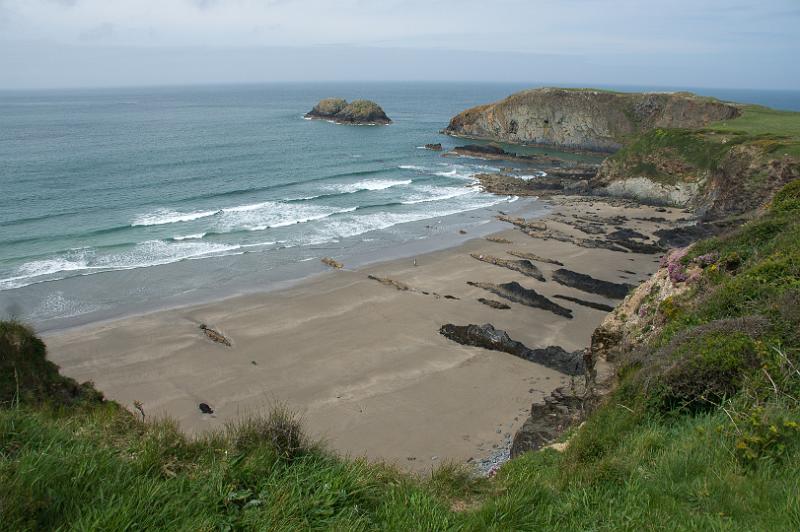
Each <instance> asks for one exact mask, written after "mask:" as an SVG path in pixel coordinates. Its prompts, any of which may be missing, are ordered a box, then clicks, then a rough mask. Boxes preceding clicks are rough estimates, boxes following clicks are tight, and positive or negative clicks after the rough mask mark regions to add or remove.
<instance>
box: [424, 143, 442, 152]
mask: <svg viewBox="0 0 800 532" xmlns="http://www.w3.org/2000/svg"><path fill="white" fill-rule="evenodd" d="M425 149H426V150H431V151H442V149H443V148H442V145H441V143H439V142H437V143H432V144H426V145H425Z"/></svg>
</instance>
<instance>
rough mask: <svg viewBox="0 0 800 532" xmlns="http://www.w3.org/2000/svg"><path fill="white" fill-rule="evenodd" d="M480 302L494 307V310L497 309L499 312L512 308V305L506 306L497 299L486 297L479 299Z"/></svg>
mask: <svg viewBox="0 0 800 532" xmlns="http://www.w3.org/2000/svg"><path fill="white" fill-rule="evenodd" d="M478 301H480V302H481V303H483V304H484V305H486V306H488V307H492V308H494V309H497V310H508V309H510V308H511V306H510V305H506V304H505V303H501V302H500V301H497V300H496V299H486V298H485V297H479V298H478Z"/></svg>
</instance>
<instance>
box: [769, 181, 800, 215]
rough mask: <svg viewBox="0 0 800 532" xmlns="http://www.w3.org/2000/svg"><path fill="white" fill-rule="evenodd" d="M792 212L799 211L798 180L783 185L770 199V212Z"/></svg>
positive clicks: (799, 193)
mask: <svg viewBox="0 0 800 532" xmlns="http://www.w3.org/2000/svg"><path fill="white" fill-rule="evenodd" d="M793 211H800V179H795V180H794V181H792V182H790V183H789V184H787V185H785V186H784V187H783V188H782V189H780V190H779V191H778V192H777V193H776V194H775V197H774V198H772V212H776V213H782V212H793Z"/></svg>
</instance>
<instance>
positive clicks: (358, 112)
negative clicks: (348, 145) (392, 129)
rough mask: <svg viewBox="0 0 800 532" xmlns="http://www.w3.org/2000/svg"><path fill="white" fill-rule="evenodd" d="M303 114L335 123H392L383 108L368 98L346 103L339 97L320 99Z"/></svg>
mask: <svg viewBox="0 0 800 532" xmlns="http://www.w3.org/2000/svg"><path fill="white" fill-rule="evenodd" d="M305 116H306V118H314V119H319V120H331V121H333V122H336V123H337V124H353V125H367V124H369V125H372V124H382V125H386V124H391V123H392V121H391V119H390V118H389V117H388V116H386V113H385V112H384V111H383V109H381V107H380V106H379V105H378V104H376V103H375V102H372V101H369V100H354V101H352V102H350V103H347V101H346V100H343V99H341V98H325V99H324V100H320V102H319V103H317V105H315V106H314V108H313V109H311V111H309V112H308V113H306V115H305Z"/></svg>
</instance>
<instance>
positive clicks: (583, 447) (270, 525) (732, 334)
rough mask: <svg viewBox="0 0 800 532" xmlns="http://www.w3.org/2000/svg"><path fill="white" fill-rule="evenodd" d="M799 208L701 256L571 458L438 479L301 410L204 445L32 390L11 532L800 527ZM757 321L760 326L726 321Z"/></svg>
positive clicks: (93, 403)
mask: <svg viewBox="0 0 800 532" xmlns="http://www.w3.org/2000/svg"><path fill="white" fill-rule="evenodd" d="M799 214H800V181H795V182H793V183H792V184H791V185H789V186H788V187H787V188H785V189H784V191H783V192H782V193H781V194H779V195H778V196H777V197H776V199H775V201H774V204H773V207H772V209H771V211H770V212H768V213H766V214H765V215H764V216H762V217H761V218H759V219H757V220H755V221H753V222H750V223H748V224H746V225H744V226H742V227H741V228H740V229H738V230H737V231H735V232H734V233H732V234H730V235H727V236H724V237H721V238H717V239H713V240H709V241H704V242H701V243H699V244H698V245H697V246H695V248H693V250H692V251H690V252H689V253H688V254H687V255H686V256H685V257H684V258H683V259H682V262H681V267H686V268H694V270H695V271H700V273H698V274H697V275H695V279H694V280H693V281H692V283H693V284H692V287H693V288H691V289H690V290H689V291H688V292H687V293H686V294H684V295H682V296H679V297H676V298H674V299H668V300H665V301H664V302H663V303H662V304H661V305H659V306H658V307H657V308H656V309H653V310H652V311H651V312H652V314H653V315H652V323H654V324H657V328H656V329H655V330H656V331H657V332H655V333H654V332H653V331H652V330H650V329H648V330H649V334H650V338H651V339H650V341H649V343H648V344H647V346H646V347H645V348H644V349H640V350H637V351H635V352H632V353H629V354H628V356H627V357H626V358H625V359H624V360H625V361H626V362H625V363H624V364H623V365H622V366H621V369H620V372H621V380H620V386H619V387H618V388H617V390H616V391H615V392H614V393H613V394H612V396H611V397H610V398H609V399H608V401H607V402H606V403H605V404H604V406H602V407H601V408H600V409H599V410H598V411H596V412H595V413H594V414H593V416H592V417H591V418H590V419H589V420H588V421H587V423H586V424H585V425H584V426H583V427H581V428H580V429H577V430H575V431H574V433H573V435H572V439H571V441H570V444H569V446H568V448H567V450H566V451H565V452H564V453H563V454H559V453H556V452H555V451H549V450H548V451H544V452H539V453H531V454H529V455H526V456H524V457H522V458H520V459H517V460H514V461H512V462H510V463H509V464H507V465H506V466H505V467H504V468H503V469H502V470H501V472H500V474H499V475H498V477H497V478H496V479H494V480H491V481H486V480H474V479H470V478H468V477H467V476H466V475H464V474H463V472H461V471H460V470H459V469H458V468H456V467H449V466H448V467H444V468H442V469H440V470H438V471H437V472H435V473H434V475H433V476H432V478H431V479H430V480H424V481H423V480H417V479H412V478H409V477H407V476H405V475H403V474H401V473H399V472H397V471H394V470H392V469H390V468H387V467H384V466H381V465H377V464H368V463H365V462H363V461H349V460H344V459H340V458H337V457H334V456H331V455H330V454H328V453H327V452H325V451H324V450H322V449H320V448H318V447H316V446H314V445H311V444H309V443H308V442H306V441H304V440H303V439H302V438H301V437H300V436H299V435H298V434H297V433H296V424H295V422H294V420H293V419H292V418H291V416H290V415H288V414H287V413H286V412H281V411H279V412H278V413H277V414H275V415H273V416H272V417H270V418H268V419H265V420H250V421H248V422H245V423H244V424H242V425H240V426H238V427H232V428H230V429H229V430H227V431H225V432H220V433H216V434H210V435H207V436H206V437H204V438H202V439H200V440H196V441H191V440H188V439H187V438H185V437H184V436H183V435H182V434H181V433H180V432H179V431H178V430H177V428H176V427H175V426H174V424H172V423H170V422H168V421H150V420H148V421H147V422H146V423H144V422H142V421H140V420H139V419H138V418H137V417H135V416H134V415H132V414H130V413H128V412H127V411H125V410H123V409H122V408H120V407H119V406H117V405H115V404H114V403H109V402H105V403H100V402H98V401H97V400H96V398H93V397H91V396H89V397H88V398H82V399H81V400H73V399H70V400H66V401H65V400H64V398H63V396H62V395H57V396H56V397H55V399H51V400H44V399H43V398H41V397H37V396H35V395H34V396H31V395H28V396H25V398H24V399H22V400H20V401H15V400H12V401H10V402H6V403H5V404H4V405H3V406H2V407H0V485H2V486H3V489H2V490H0V512H2V519H0V527H2V528H3V529H7V530H25V529H29V530H34V529H49V528H59V527H60V528H75V529H112V530H116V529H125V528H132V529H166V530H216V529H280V530H291V529H297V530H306V529H326V530H327V529H340V530H485V529H494V530H533V529H537V530H539V529H542V530H641V529H669V530H681V529H683V530H698V529H708V530H797V529H800V499H798V497H797V494H798V490H800V470H798V468H797V467H796V464H797V463H800V429H799V428H798V427H800V425H798V423H799V422H800V403H799V402H798V397H800V371H798V369H797V368H800V349H799V347H800V216H798V215H799ZM701 256H702V259H698V257H701ZM696 263H700V264H702V270H699V268H700V267H699V266H696V265H695V266H692V265H693V264H696ZM753 316H759V318H758V319H756V318H752V317H753ZM739 317H749V318H748V319H749V320H751V321H753V320H755V321H754V323H758V324H760V325H758V326H752V327H751V326H739V325H735V326H734V328H733V329H732V330H728V329H726V327H728V328H730V327H731V326H730V321H725V320H730V319H732V318H739ZM736 323H738V322H736ZM748 323H749V322H748ZM11 333H13V334H11ZM9 335H10V336H9ZM20 335H23V334H22V332H21V329H19V326H17V325H15V324H10V326H9V324H4V325H3V327H2V328H0V346H2V352H0V356H2V357H3V358H2V360H3V361H5V363H6V366H5V369H7V368H8V367H13V368H16V369H17V374H21V373H25V371H26V368H30V367H33V366H31V363H32V362H33V363H34V364H40V362H41V361H39V360H35V358H36V357H41V356H43V354H44V353H43V351H37V349H35V348H31V346H34V347H35V346H36V345H37V344H36V343H35V342H33V341H31V342H27V341H26V342H21V341H19V338H20ZM27 335H28V337H32V335H31V334H30V332H29V331H28V332H27ZM23 336H24V335H23ZM9 338H10V340H9ZM29 339H30V338H29ZM49 378H56V377H54V376H53V375H52V374H49ZM58 379H62V378H60V377H58ZM3 382H4V386H6V387H8V386H9V385H10V384H9V383H12V382H13V383H14V384H13V385H14V389H12V390H8V389H7V390H0V392H11V394H12V395H14V396H15V397H16V396H17V394H16V383H15V381H3ZM59 382H60V380H59ZM68 384H69V383H68ZM70 397H72V396H70ZM287 435H288V436H287ZM292 435H294V436H292ZM289 436H291V437H289Z"/></svg>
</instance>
